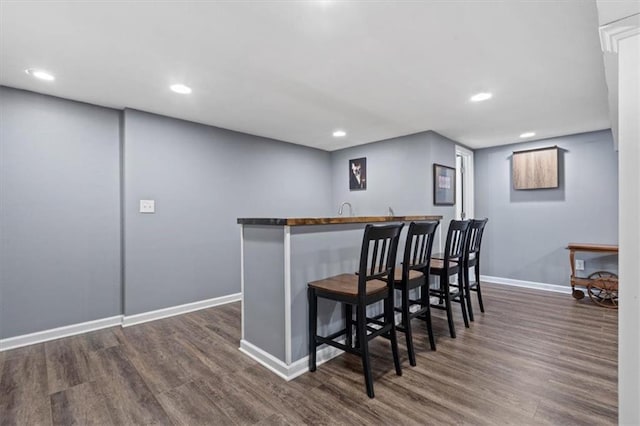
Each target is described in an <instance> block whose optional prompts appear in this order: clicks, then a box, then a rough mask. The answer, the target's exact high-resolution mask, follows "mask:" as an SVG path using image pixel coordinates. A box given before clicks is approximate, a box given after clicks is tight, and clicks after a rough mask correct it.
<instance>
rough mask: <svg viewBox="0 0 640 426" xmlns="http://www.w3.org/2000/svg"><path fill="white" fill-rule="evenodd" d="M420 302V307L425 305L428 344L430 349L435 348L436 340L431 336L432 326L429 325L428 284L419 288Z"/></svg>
mask: <svg viewBox="0 0 640 426" xmlns="http://www.w3.org/2000/svg"><path fill="white" fill-rule="evenodd" d="M420 303H421V305H422V307H426V309H427V310H426V312H425V313H424V315H425V317H424V320H425V322H426V325H427V333H429V346H431V350H432V351H435V350H436V340H435V338H434V337H433V327H432V325H431V300H430V296H429V287H428V284H427V286H425V287H422V288H421V289H420Z"/></svg>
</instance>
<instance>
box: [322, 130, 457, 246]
mask: <svg viewBox="0 0 640 426" xmlns="http://www.w3.org/2000/svg"><path fill="white" fill-rule="evenodd" d="M455 145H456V144H455V142H454V141H452V140H451V139H447V138H445V137H444V136H442V135H440V134H438V133H436V132H432V131H429V132H422V133H416V134H413V135H408V136H402V137H399V138H394V139H388V140H384V141H380V142H374V143H369V144H366V145H360V146H356V147H353V148H346V149H342V150H339V151H334V152H332V153H331V167H332V178H333V180H332V188H333V192H332V195H333V201H332V205H331V208H332V212H331V215H332V216H336V215H337V211H338V208H339V207H340V204H342V202H344V201H348V202H350V203H351V204H352V205H353V207H354V211H355V215H356V216H361V215H386V214H387V213H388V207H389V206H391V207H392V208H393V210H394V211H395V213H396V215H409V214H435V215H442V216H443V217H444V219H443V221H442V224H444V225H445V228H444V229H443V232H444V233H445V234H446V228H447V226H448V222H449V220H451V219H453V216H454V215H455V209H454V207H449V206H434V205H433V163H438V164H443V165H445V166H450V167H455V159H456V158H455V157H456V154H455ZM361 157H366V158H367V189H366V190H365V191H350V190H349V160H351V159H354V158H361ZM347 209H348V208H347ZM344 214H345V215H346V214H348V210H345V212H344Z"/></svg>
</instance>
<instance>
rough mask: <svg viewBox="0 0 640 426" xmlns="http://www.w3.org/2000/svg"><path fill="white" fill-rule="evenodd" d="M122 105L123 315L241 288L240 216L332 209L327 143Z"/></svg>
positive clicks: (323, 213)
mask: <svg viewBox="0 0 640 426" xmlns="http://www.w3.org/2000/svg"><path fill="white" fill-rule="evenodd" d="M124 114H125V127H124V129H125V134H124V194H125V212H124V225H125V314H126V315H132V314H136V313H140V312H146V311H150V310H154V309H160V308H165V307H169V306H175V305H179V304H183V303H189V302H194V301H198V300H203V299H208V298H213V297H219V296H224V295H228V294H232V293H237V292H239V291H240V230H239V225H236V219H237V218H238V217H256V216H258V217H260V216H261V217H278V216H283V217H284V216H326V215H328V214H330V209H329V206H330V205H331V195H330V194H331V187H330V185H329V184H328V182H330V181H331V169H330V167H329V164H330V160H329V157H330V154H329V153H328V152H325V151H320V150H315V149H311V148H306V147H302V146H297V145H292V144H287V143H283V142H279V141H274V140H270V139H265V138H261V137H256V136H251V135H247V134H242V133H237V132H232V131H228V130H224V129H219V128H214V127H209V126H204V125H199V124H195V123H190V122H186V121H181V120H176V119H171V118H166V117H162V116H158V115H153V114H148V113H143V112H139V111H134V110H125V113H124ZM140 199H155V200H156V213H155V214H140V213H138V202H139V200H140Z"/></svg>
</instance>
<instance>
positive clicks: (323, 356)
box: [239, 339, 344, 381]
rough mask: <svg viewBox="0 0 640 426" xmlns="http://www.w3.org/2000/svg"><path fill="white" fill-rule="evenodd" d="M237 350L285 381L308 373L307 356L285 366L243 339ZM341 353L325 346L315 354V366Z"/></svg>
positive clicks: (336, 349)
mask: <svg viewBox="0 0 640 426" xmlns="http://www.w3.org/2000/svg"><path fill="white" fill-rule="evenodd" d="M239 349H240V352H242V353H244V354H245V355H247V356H248V357H250V358H253V359H254V360H255V361H257V362H259V363H260V364H262V365H263V366H265V367H266V368H268V369H269V370H271V371H272V372H273V373H275V374H277V375H278V376H280V377H281V378H283V379H284V380H286V381H289V380H293V379H295V378H296V377H298V376H301V375H303V374H304V373H306V372H308V371H309V356H305V357H304V358H301V359H299V360H297V361H295V362H293V363H291V364H289V365H287V364H286V363H284V362H283V361H281V360H279V359H278V358H276V357H274V356H273V355H271V354H270V353H267V352H265V351H263V350H262V349H260V348H259V347H257V346H255V345H253V344H251V343H249V342H247V341H246V340H244V339H243V340H240V348H239ZM342 353H344V351H342V350H340V349H338V348H334V347H333V346H325V347H324V348H322V349H320V350H318V352H317V353H316V365H322V364H324V363H325V362H327V361H329V360H331V359H333V358H335V357H337V356H338V355H341V354H342Z"/></svg>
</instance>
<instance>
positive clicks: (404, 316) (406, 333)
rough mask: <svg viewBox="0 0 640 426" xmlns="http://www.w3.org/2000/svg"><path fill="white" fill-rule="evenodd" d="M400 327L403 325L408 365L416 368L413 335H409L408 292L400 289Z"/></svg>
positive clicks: (404, 288) (405, 289)
mask: <svg viewBox="0 0 640 426" xmlns="http://www.w3.org/2000/svg"><path fill="white" fill-rule="evenodd" d="M402 325H404V336H405V338H406V339H407V352H408V353H409V364H411V365H412V366H413V367H415V366H416V354H415V351H414V350H413V335H412V333H411V319H410V318H409V290H408V289H407V288H406V287H403V288H402Z"/></svg>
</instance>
